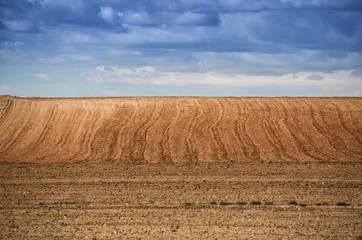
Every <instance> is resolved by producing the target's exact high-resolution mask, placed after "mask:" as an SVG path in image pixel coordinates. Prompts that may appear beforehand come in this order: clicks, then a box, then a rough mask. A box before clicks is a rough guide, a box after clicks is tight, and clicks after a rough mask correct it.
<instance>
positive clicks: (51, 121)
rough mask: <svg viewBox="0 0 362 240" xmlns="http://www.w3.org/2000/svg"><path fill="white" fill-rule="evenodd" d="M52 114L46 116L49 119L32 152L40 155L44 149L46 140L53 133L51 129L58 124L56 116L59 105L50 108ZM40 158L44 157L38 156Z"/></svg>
mask: <svg viewBox="0 0 362 240" xmlns="http://www.w3.org/2000/svg"><path fill="white" fill-rule="evenodd" d="M49 111H50V114H46V116H49V117H47V118H46V119H47V121H46V123H45V124H44V125H43V126H42V130H41V132H40V135H39V136H38V138H37V140H36V141H35V142H34V143H33V146H32V148H31V150H32V151H35V152H37V153H40V149H42V144H41V143H43V142H44V139H45V138H46V137H47V136H48V135H49V133H51V131H50V130H49V129H51V127H52V126H54V123H55V122H56V121H55V119H56V115H57V113H58V104H55V105H53V106H50V109H49ZM38 157H40V158H42V157H43V156H38Z"/></svg>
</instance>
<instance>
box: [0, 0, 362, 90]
mask: <svg viewBox="0 0 362 240" xmlns="http://www.w3.org/2000/svg"><path fill="white" fill-rule="evenodd" d="M5 94H6V95H16V96H21V97H33V96H38V97H106V96H265V97H269V96H362V1H361V0H178V1H176V0H103V1H101V0H0V95H5Z"/></svg>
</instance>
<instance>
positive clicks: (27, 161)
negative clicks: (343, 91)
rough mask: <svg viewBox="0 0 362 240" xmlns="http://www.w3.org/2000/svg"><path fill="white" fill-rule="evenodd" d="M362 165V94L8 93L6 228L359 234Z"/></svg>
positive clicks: (170, 235) (96, 233)
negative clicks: (47, 95) (34, 95)
mask: <svg viewBox="0 0 362 240" xmlns="http://www.w3.org/2000/svg"><path fill="white" fill-rule="evenodd" d="M361 173H362V99H361V98H193V97H170V98H162V97H155V98H154V97H149V98H142V97H139V98H79V99H70V98H64V99H44V98H16V97H11V96H0V239H362V174H361ZM292 201H295V202H292ZM252 202H253V203H252Z"/></svg>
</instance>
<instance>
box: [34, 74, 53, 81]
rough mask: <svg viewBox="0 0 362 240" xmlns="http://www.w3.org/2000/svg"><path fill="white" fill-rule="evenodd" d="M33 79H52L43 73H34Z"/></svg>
mask: <svg viewBox="0 0 362 240" xmlns="http://www.w3.org/2000/svg"><path fill="white" fill-rule="evenodd" d="M33 79H34V80H36V81H40V82H51V81H53V79H52V78H51V77H49V76H47V75H46V74H44V73H36V74H34V75H33Z"/></svg>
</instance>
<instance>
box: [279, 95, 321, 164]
mask: <svg viewBox="0 0 362 240" xmlns="http://www.w3.org/2000/svg"><path fill="white" fill-rule="evenodd" d="M277 102H278V104H279V105H280V107H281V108H282V111H283V115H284V116H285V128H286V130H287V131H288V133H289V135H290V136H291V137H292V139H293V140H294V142H295V143H296V147H297V148H298V150H299V151H298V153H302V154H304V155H305V156H308V157H309V158H311V159H317V160H321V158H319V157H317V156H314V155H313V154H311V153H309V152H310V150H308V148H309V149H310V148H311V144H310V141H307V142H306V143H307V144H309V147H306V146H305V145H306V143H304V142H303V141H302V140H300V139H299V138H298V137H297V133H295V131H297V132H298V133H299V134H298V135H302V136H303V133H302V132H301V131H300V126H298V124H295V123H297V122H299V121H298V120H296V117H295V116H296V114H291V115H292V116H294V117H293V118H291V117H290V116H289V114H288V112H289V111H288V110H287V109H286V107H285V105H284V104H283V103H281V102H280V100H279V99H278V100H277ZM284 102H285V101H284ZM288 126H289V127H288ZM293 130H294V131H293ZM297 161H298V160H297Z"/></svg>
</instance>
